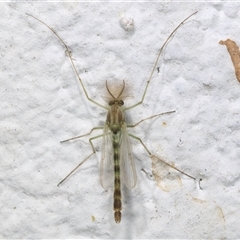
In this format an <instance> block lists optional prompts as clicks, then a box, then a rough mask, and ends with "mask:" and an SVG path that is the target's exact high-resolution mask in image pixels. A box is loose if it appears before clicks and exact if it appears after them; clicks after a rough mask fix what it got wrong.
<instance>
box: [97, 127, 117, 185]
mask: <svg viewBox="0 0 240 240" xmlns="http://www.w3.org/2000/svg"><path fill="white" fill-rule="evenodd" d="M100 183H101V185H102V187H103V188H104V189H106V190H107V189H111V188H112V187H113V183H114V163H113V146H112V133H111V131H110V129H109V127H108V125H107V124H105V126H104V130H103V141H102V158H101V163H100Z"/></svg>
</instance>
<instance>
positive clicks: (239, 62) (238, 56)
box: [219, 39, 240, 82]
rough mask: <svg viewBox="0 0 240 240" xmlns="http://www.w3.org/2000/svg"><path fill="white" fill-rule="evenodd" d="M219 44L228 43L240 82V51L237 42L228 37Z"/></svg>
mask: <svg viewBox="0 0 240 240" xmlns="http://www.w3.org/2000/svg"><path fill="white" fill-rule="evenodd" d="M219 44H221V45H226V47H227V50H228V52H229V54H230V56H231V59H232V62H233V65H234V68H235V74H236V77H237V80H238V81H239V82H240V52H239V48H238V46H237V44H236V43H235V42H234V41H232V40H231V39H227V40H226V41H222V40H221V41H220V42H219Z"/></svg>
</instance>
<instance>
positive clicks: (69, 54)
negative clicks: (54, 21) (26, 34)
mask: <svg viewBox="0 0 240 240" xmlns="http://www.w3.org/2000/svg"><path fill="white" fill-rule="evenodd" d="M25 14H26V15H28V16H30V17H32V18H34V19H36V20H37V21H39V22H41V23H42V24H44V25H45V26H46V27H47V28H48V29H50V30H51V31H52V32H53V33H54V34H55V35H56V36H57V38H58V39H59V40H60V41H61V43H62V44H63V45H64V47H65V48H66V52H67V55H68V57H69V59H70V62H71V64H72V67H73V70H74V72H75V74H76V76H77V78H78V80H79V82H80V84H81V86H82V89H83V91H84V94H85V96H86V97H87V99H88V100H89V101H90V102H92V103H94V104H96V105H98V106H100V107H102V108H105V109H108V107H106V106H104V105H102V104H100V103H98V102H96V101H94V100H93V99H91V98H90V97H89V96H88V93H87V90H86V89H85V87H84V85H83V82H82V79H81V78H80V76H79V74H78V72H77V68H76V66H75V64H74V62H73V59H72V56H71V55H72V54H71V51H70V49H69V47H68V46H67V44H66V43H65V42H64V41H63V40H62V38H61V37H60V36H59V35H58V34H57V32H56V31H55V30H54V29H53V28H51V27H50V26H48V25H47V24H46V23H45V22H43V21H42V20H40V19H38V18H36V17H34V16H33V15H31V14H28V13H25Z"/></svg>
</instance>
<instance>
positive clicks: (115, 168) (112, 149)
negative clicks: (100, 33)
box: [26, 12, 197, 223]
mask: <svg viewBox="0 0 240 240" xmlns="http://www.w3.org/2000/svg"><path fill="white" fill-rule="evenodd" d="M196 13H197V12H195V13H193V14H191V15H190V16H188V17H187V18H186V19H184V20H183V21H182V22H181V23H180V24H179V25H178V26H177V27H176V28H175V29H174V31H173V32H172V33H171V34H170V35H169V37H168V38H167V39H166V41H165V42H164V44H163V45H162V47H161V48H160V51H159V53H158V55H157V59H156V60H155V63H154V66H153V69H152V71H151V73H150V76H149V78H148V80H147V82H146V86H145V89H144V91H143V95H142V98H141V100H140V101H139V102H137V103H135V104H133V105H132V106H129V107H123V105H124V102H123V100H122V98H121V96H122V94H123V92H124V89H125V82H124V81H123V84H122V88H121V89H120V91H119V92H118V94H115V93H113V92H112V91H111V89H110V88H109V86H108V82H107V81H106V89H107V91H108V93H109V95H110V96H111V97H112V99H111V100H110V101H109V103H108V105H109V106H104V105H102V104H100V103H98V102H96V101H95V100H93V99H91V98H90V97H89V96H88V93H87V91H86V89H85V86H84V84H83V82H82V79H81V78H80V76H79V74H78V72H77V69H76V66H75V64H74V61H73V58H72V54H71V52H70V50H69V48H68V46H67V45H66V44H65V42H64V41H63V40H62V38H61V37H60V36H59V35H58V34H57V32H56V31H55V30H54V29H53V28H51V27H49V26H48V25H47V24H46V23H44V22H43V21H41V20H40V19H38V18H36V17H34V16H32V15H30V14H27V13H26V14H27V15H28V16H31V17H33V18H35V19H36V20H37V21H39V22H41V23H42V24H44V25H45V26H46V27H47V28H49V29H50V30H51V31H52V32H53V33H54V34H55V35H56V36H57V38H58V39H59V40H60V41H61V42H62V44H63V45H64V47H65V48H66V53H67V55H68V57H69V59H70V62H71V64H72V67H73V70H74V72H75V74H76V76H77V78H78V80H79V82H80V84H81V86H82V89H83V92H84V94H85V96H86V98H87V99H88V100H89V101H90V102H92V103H94V104H96V105H98V106H100V107H102V108H104V109H106V110H107V111H108V113H107V118H106V122H105V125H104V127H94V128H92V129H91V130H90V131H89V132H88V133H86V134H84V135H81V136H77V137H73V138H69V139H66V140H64V141H62V143H63V142H67V141H70V140H74V139H78V138H81V137H84V136H87V135H90V134H91V133H92V132H93V131H94V130H96V129H103V134H102V135H100V136H96V137H93V138H90V139H89V142H90V145H91V147H92V153H91V154H90V155H89V156H88V157H86V158H85V159H84V160H83V161H82V162H81V163H79V164H78V165H77V166H76V167H75V168H74V169H73V170H72V171H71V172H70V173H69V174H68V175H67V176H66V177H65V178H64V179H63V180H62V181H61V182H60V183H59V184H58V186H59V185H60V184H61V183H62V182H63V181H65V180H66V179H67V178H68V177H69V176H70V175H71V174H72V173H73V172H74V171H75V170H76V169H77V168H79V167H80V166H81V165H82V164H83V163H84V162H85V161H87V160H88V159H89V158H90V157H91V156H92V155H93V154H95V152H96V150H95V148H94V146H93V143H92V140H93V139H96V138H98V137H103V141H102V157H101V164H100V183H101V185H102V187H103V188H104V189H109V188H112V186H113V185H114V194H113V195H114V196H113V199H114V200H113V210H114V218H115V222H116V223H120V221H121V215H122V214H121V211H122V200H121V199H122V194H121V185H122V184H121V183H122V182H123V183H124V185H125V186H126V187H127V188H129V189H131V188H133V187H135V185H136V182H137V176H136V170H135V164H134V159H133V154H132V150H131V145H130V140H129V136H130V137H132V138H135V139H136V140H138V141H139V142H140V143H141V144H142V146H143V147H144V148H145V150H146V151H147V152H148V154H149V156H154V155H152V153H151V152H150V151H149V150H148V148H147V147H146V146H145V144H144V143H143V142H142V140H141V139H140V138H138V137H136V136H134V135H132V134H128V131H127V128H133V127H136V126H137V125H139V124H140V123H142V122H143V121H146V120H148V119H151V118H155V117H159V116H161V115H164V114H170V113H173V112H175V111H169V112H165V113H160V114H156V115H154V116H151V117H148V118H145V119H142V120H141V121H139V122H137V123H136V124H133V125H128V124H126V121H125V117H124V113H125V111H127V110H129V109H132V108H134V107H136V106H138V105H140V104H142V103H143V101H144V99H145V96H146V93H147V89H148V86H149V84H150V81H151V79H152V76H153V74H154V71H155V69H156V66H157V63H158V60H159V58H160V55H161V53H162V51H163V49H164V47H165V45H166V44H167V43H168V41H169V40H170V38H171V37H172V36H173V34H174V33H175V32H176V31H177V29H178V28H179V27H180V26H181V25H182V24H183V23H184V22H186V21H187V20H188V19H189V18H190V17H192V16H193V15H194V14H196ZM159 160H160V161H163V160H162V159H160V158H159ZM163 162H164V163H165V164H167V165H168V166H170V167H172V168H174V169H175V170H177V171H179V172H181V173H182V174H185V175H186V176H188V177H190V178H192V179H194V180H195V178H194V177H192V176H190V175H188V174H186V173H184V172H183V171H181V170H179V169H178V168H176V167H174V166H172V165H170V164H168V163H166V162H165V161H163Z"/></svg>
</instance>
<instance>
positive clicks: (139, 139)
mask: <svg viewBox="0 0 240 240" xmlns="http://www.w3.org/2000/svg"><path fill="white" fill-rule="evenodd" d="M129 136H130V137H132V138H135V139H136V140H138V141H139V142H140V143H141V144H142V146H143V147H144V148H145V150H146V151H147V152H148V154H149V156H150V157H151V156H154V157H156V158H157V159H159V160H160V161H161V162H163V163H164V164H166V165H168V166H169V167H171V168H173V169H175V170H176V171H178V172H180V173H182V174H184V175H186V176H188V177H190V178H192V179H194V180H196V178H195V177H193V176H191V175H189V174H187V173H185V172H183V171H182V170H180V169H178V168H176V167H174V166H172V165H171V164H169V163H167V162H165V161H164V160H162V159H161V158H159V157H157V156H156V155H153V154H152V153H151V152H150V151H149V150H148V148H147V147H146V145H145V144H144V143H143V141H142V139H141V138H139V137H136V136H134V135H132V134H129Z"/></svg>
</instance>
